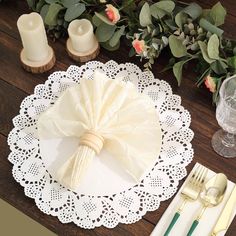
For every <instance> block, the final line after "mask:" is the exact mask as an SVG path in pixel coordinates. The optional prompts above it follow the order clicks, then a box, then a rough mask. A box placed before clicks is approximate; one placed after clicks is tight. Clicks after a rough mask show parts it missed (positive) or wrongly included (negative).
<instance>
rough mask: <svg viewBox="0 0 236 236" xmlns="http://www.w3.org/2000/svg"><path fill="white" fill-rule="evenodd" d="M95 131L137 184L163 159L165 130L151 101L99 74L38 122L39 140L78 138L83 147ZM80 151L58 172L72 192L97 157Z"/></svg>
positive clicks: (88, 150) (86, 150) (130, 86)
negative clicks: (89, 132) (87, 137)
mask: <svg viewBox="0 0 236 236" xmlns="http://www.w3.org/2000/svg"><path fill="white" fill-rule="evenodd" d="M90 130H92V131H93V132H95V133H97V134H99V135H100V136H101V137H102V138H104V140H105V141H104V146H103V147H104V149H106V150H107V151H108V152H109V153H110V154H112V156H113V157H115V158H117V159H118V160H119V161H120V163H121V165H122V166H123V168H124V169H125V170H126V171H127V172H128V173H129V174H130V175H131V176H132V177H133V178H134V179H135V180H136V181H138V180H139V179H140V178H141V176H142V174H143V173H144V172H145V170H146V169H147V168H149V167H151V166H152V165H153V164H154V162H155V160H156V158H157V157H158V155H159V152H160V146H161V129H160V125H159V119H158V114H157V112H156V110H155V107H154V103H153V102H152V100H151V99H150V98H149V97H148V96H147V95H145V94H140V93H138V92H137V89H136V88H135V86H134V85H133V84H132V83H130V82H128V83H125V82H122V81H119V80H112V79H109V78H107V77H106V76H105V74H103V73H101V72H98V71H97V72H95V74H94V79H93V80H88V79H82V80H81V81H80V84H79V85H76V86H73V87H71V88H69V89H67V90H66V91H65V92H64V93H63V94H62V95H61V96H60V97H59V98H58V100H57V101H56V103H55V104H54V105H53V106H52V107H51V108H49V109H48V110H47V111H46V112H44V113H43V114H42V115H41V116H40V118H39V120H38V133H39V138H42V139H45V138H56V137H70V136H71V137H72V136H73V137H78V146H79V139H81V137H82V136H83V135H84V133H85V132H87V131H90ZM80 147H82V146H81V145H80V146H79V148H78V149H76V150H75V152H74V154H73V155H72V156H71V157H68V160H67V161H66V163H64V165H63V166H62V167H61V168H60V169H59V171H58V180H59V181H60V182H61V183H62V184H64V185H66V186H67V187H69V188H71V189H75V188H76V187H77V186H78V184H79V182H80V179H81V178H82V175H83V173H84V172H85V171H86V169H87V168H89V164H90V162H91V161H92V160H93V157H94V156H95V151H94V150H92V149H91V148H89V147H86V148H83V150H81V148H80ZM81 156H84V157H83V158H82V159H81V158H80V157H81ZM85 156H86V158H85ZM98 156H99V155H98ZM98 158H99V157H98Z"/></svg>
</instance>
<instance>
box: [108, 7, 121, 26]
mask: <svg viewBox="0 0 236 236" xmlns="http://www.w3.org/2000/svg"><path fill="white" fill-rule="evenodd" d="M106 7H107V8H106V10H105V12H106V15H107V18H108V19H109V20H110V21H111V22H112V23H114V24H116V22H117V21H119V19H120V13H119V10H118V9H117V8H115V7H113V6H112V5H111V4H107V5H106Z"/></svg>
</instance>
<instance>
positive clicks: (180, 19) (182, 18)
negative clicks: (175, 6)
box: [175, 12, 188, 29]
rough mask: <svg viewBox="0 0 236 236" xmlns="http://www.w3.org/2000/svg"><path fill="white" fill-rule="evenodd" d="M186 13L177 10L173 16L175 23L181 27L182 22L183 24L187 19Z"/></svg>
mask: <svg viewBox="0 0 236 236" xmlns="http://www.w3.org/2000/svg"><path fill="white" fill-rule="evenodd" d="M187 18H188V15H187V14H186V13H184V12H179V13H177V14H176V16H175V23H176V25H177V26H178V27H179V28H180V29H182V28H183V27H182V26H183V24H185V22H186V21H187Z"/></svg>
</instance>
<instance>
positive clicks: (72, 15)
mask: <svg viewBox="0 0 236 236" xmlns="http://www.w3.org/2000/svg"><path fill="white" fill-rule="evenodd" d="M85 10H86V7H85V4H83V3H75V4H74V5H71V6H69V7H68V8H67V10H66V13H65V17H64V19H65V20H66V21H68V22H69V21H72V20H74V19H76V18H78V17H79V16H80V15H81V14H82V13H83V12H84V11H85Z"/></svg>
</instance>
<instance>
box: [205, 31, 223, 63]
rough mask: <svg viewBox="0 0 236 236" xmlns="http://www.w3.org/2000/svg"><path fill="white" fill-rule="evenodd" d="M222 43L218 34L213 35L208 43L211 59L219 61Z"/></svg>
mask: <svg viewBox="0 0 236 236" xmlns="http://www.w3.org/2000/svg"><path fill="white" fill-rule="evenodd" d="M219 45H220V41H219V38H218V37H217V35H216V34H213V35H212V36H211V37H210V39H209V41H208V43H207V52H208V55H209V57H210V58H211V59H216V60H218V59H219Z"/></svg>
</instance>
